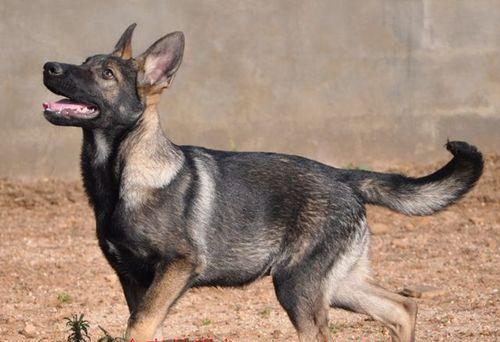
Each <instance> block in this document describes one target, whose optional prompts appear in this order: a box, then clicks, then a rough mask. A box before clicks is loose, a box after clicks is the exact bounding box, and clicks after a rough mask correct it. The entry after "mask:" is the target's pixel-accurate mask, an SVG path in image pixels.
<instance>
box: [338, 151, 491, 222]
mask: <svg viewBox="0 0 500 342" xmlns="http://www.w3.org/2000/svg"><path fill="white" fill-rule="evenodd" d="M446 149H447V150H448V151H450V152H451V153H452V154H453V159H452V160H451V161H450V162H449V163H448V164H446V165H445V166H444V167H443V168H441V169H439V170H438V171H436V172H434V173H433V174H430V175H428V176H425V177H421V178H411V177H405V176H402V175H398V174H387V173H378V172H370V171H345V172H346V173H345V176H346V178H347V181H348V183H350V184H351V185H353V187H354V188H355V189H356V191H357V192H358V193H359V194H360V195H361V197H362V198H363V200H364V201H365V203H369V204H375V205H381V206H384V207H387V208H389V209H392V210H395V211H398V212H401V213H404V214H407V215H430V214H432V213H434V212H436V211H439V210H442V209H444V208H446V207H447V206H449V205H451V204H453V203H454V202H456V201H457V200H458V199H460V198H461V197H462V196H463V195H465V194H466V193H467V192H468V191H469V190H471V189H472V187H473V186H474V184H475V183H476V182H477V180H478V179H479V177H481V174H482V172H483V164H484V163H483V157H482V155H481V152H479V151H478V150H477V148H476V147H474V146H472V145H469V144H467V143H466V142H462V141H450V142H448V143H447V144H446Z"/></svg>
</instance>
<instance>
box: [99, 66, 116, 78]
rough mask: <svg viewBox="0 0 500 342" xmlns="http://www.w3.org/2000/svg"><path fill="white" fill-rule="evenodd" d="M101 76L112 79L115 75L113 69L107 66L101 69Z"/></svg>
mask: <svg viewBox="0 0 500 342" xmlns="http://www.w3.org/2000/svg"><path fill="white" fill-rule="evenodd" d="M102 77H103V78H104V79H106V80H112V79H113V78H115V75H114V74H113V70H111V69H109V68H108V69H104V70H103V71H102Z"/></svg>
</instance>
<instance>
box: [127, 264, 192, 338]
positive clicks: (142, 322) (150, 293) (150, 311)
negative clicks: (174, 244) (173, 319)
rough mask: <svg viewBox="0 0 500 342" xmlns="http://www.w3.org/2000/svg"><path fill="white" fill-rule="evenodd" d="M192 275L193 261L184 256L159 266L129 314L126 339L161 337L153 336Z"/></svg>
mask: <svg viewBox="0 0 500 342" xmlns="http://www.w3.org/2000/svg"><path fill="white" fill-rule="evenodd" d="M192 275H193V265H192V264H191V263H189V262H188V261H187V260H185V259H179V260H176V261H174V262H172V263H170V264H169V265H168V266H166V267H162V268H158V269H157V271H156V274H155V277H154V279H153V282H152V284H151V286H150V287H149V288H148V290H147V291H146V294H145V295H144V297H143V299H142V301H141V302H140V303H139V305H138V306H137V310H136V311H135V312H133V313H132V315H131V316H130V319H129V322H128V327H127V333H126V340H127V341H130V340H131V339H134V341H136V342H146V341H152V340H154V339H155V338H157V339H160V338H163V336H155V332H156V331H161V330H159V328H160V326H161V324H162V323H163V320H164V319H165V316H166V315H167V312H168V310H169V308H170V307H171V306H172V304H173V303H174V302H175V300H176V299H177V298H178V297H179V296H181V295H182V293H183V292H184V290H185V289H186V286H187V284H188V282H189V280H190V278H191V276H192Z"/></svg>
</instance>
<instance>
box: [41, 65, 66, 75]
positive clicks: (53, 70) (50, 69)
mask: <svg viewBox="0 0 500 342" xmlns="http://www.w3.org/2000/svg"><path fill="white" fill-rule="evenodd" d="M43 70H44V71H45V72H46V73H48V74H49V75H52V76H61V75H62V74H63V71H64V70H63V67H62V66H61V64H59V63H57V62H47V63H45V65H44V66H43Z"/></svg>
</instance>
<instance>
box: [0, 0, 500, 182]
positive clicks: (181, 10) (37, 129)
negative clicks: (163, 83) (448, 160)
mask: <svg viewBox="0 0 500 342" xmlns="http://www.w3.org/2000/svg"><path fill="white" fill-rule="evenodd" d="M131 22H137V23H138V28H137V30H136V33H135V45H134V49H135V52H136V53H139V52H142V50H143V49H145V48H146V47H147V46H149V44H150V43H152V42H153V41H154V40H156V39H157V38H159V37H160V36H161V35H163V34H165V33H168V32H170V31H174V30H182V31H184V33H185V34H186V38H187V46H186V52H185V57H184V62H183V65H182V66H181V70H180V71H179V73H178V75H177V78H176V80H175V81H174V85H173V87H172V88H171V89H170V90H169V91H168V94H165V95H164V96H163V99H162V103H161V111H162V113H163V120H164V121H163V122H164V126H165V128H166V130H167V131H168V133H169V135H170V136H171V139H172V140H173V141H174V142H176V143H179V144H196V145H204V146H207V147H213V148H218V149H235V150H268V151H279V152H286V153H293V154H300V155H304V156H308V157H311V158H315V159H319V160H321V161H324V162H327V163H330V164H335V165H338V166H345V165H347V164H363V165H370V166H372V167H373V166H375V167H376V166H379V165H381V164H383V163H386V164H387V163H391V162H404V163H409V162H415V163H417V162H418V163H421V162H427V161H432V160H436V159H437V158H444V157H445V156H446V153H445V152H444V151H443V149H442V146H443V144H444V142H445V141H446V139H447V138H451V139H465V140H468V141H471V142H473V143H475V144H477V145H478V146H480V147H481V149H483V150H484V151H486V152H500V111H499V110H500V5H499V2H498V1H497V0H474V1H469V0H463V1H460V0H385V1H384V0H365V1H362V2H361V1H352V0H338V1H326V0H325V1H295V0H283V1H261V0H258V1H245V0H238V1H236V0H234V1H218V0H212V1H198V0H196V1H195V0H183V1H180V0H179V1H117V0H112V1H18V0H2V1H1V2H0V39H1V42H2V49H1V50H0V74H1V85H0V104H1V107H0V119H1V125H0V139H1V140H0V176H11V177H25V178H41V177H70V178H76V177H78V154H79V145H80V139H81V133H80V131H79V129H76V128H66V129H65V128H60V127H54V126H51V125H49V124H48V123H47V122H46V121H45V120H44V119H43V117H42V115H41V103H42V102H43V101H44V100H46V99H50V98H54V95H52V94H50V93H49V92H48V91H47V90H45V89H44V87H43V85H42V81H41V69H42V65H43V63H44V62H45V61H48V60H57V61H65V62H70V63H80V62H81V61H83V59H84V57H86V56H88V55H91V54H95V53H101V52H108V51H110V50H111V48H112V47H113V46H114V44H115V42H116V40H117V39H118V37H119V35H120V34H121V33H122V31H123V30H124V29H125V28H126V26H127V25H128V24H130V23H131Z"/></svg>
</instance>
